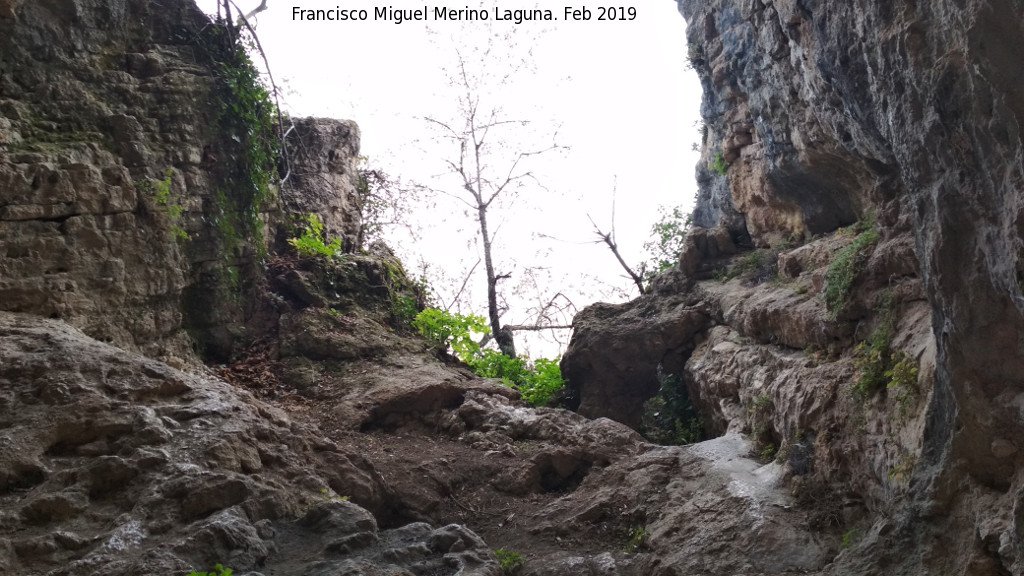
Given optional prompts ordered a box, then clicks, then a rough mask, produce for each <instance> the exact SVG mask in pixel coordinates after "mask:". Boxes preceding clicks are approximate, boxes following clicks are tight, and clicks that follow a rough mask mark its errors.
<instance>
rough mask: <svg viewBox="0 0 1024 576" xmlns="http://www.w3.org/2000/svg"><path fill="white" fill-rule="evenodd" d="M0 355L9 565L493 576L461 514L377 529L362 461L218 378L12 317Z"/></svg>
mask: <svg viewBox="0 0 1024 576" xmlns="http://www.w3.org/2000/svg"><path fill="white" fill-rule="evenodd" d="M0 360H2V363H0V389H2V390H3V393H2V394H0V438H2V439H3V442H2V444H0V445H2V449H0V518H2V519H3V522H2V523H0V526H2V528H0V570H2V571H3V572H4V573H6V574H42V573H47V574H66V575H69V576H71V575H78V574H82V575H84V574H96V573H104V574H111V575H118V574H138V573H161V574H185V573H188V572H190V571H191V570H200V571H204V570H206V569H208V568H211V567H212V566H213V565H214V564H218V563H219V564H223V565H225V566H230V567H232V568H233V569H234V570H235V572H236V573H238V574H245V573H253V574H255V573H256V572H255V571H256V570H263V569H267V570H270V571H272V573H282V574H320V573H327V571H329V570H334V572H331V573H337V572H336V571H337V570H342V569H344V570H350V571H356V572H358V573H363V574H377V573H380V574H385V573H395V572H396V571H407V572H403V573H413V574H434V573H437V572H436V571H437V570H441V569H443V570H448V571H450V572H446V573H455V572H456V571H459V570H462V571H461V572H459V573H461V574H467V575H468V574H474V575H478V576H497V574H498V573H499V571H498V568H497V563H496V562H495V560H494V557H493V555H492V554H491V553H490V551H489V549H488V548H487V546H486V545H485V544H484V543H483V541H481V540H480V538H479V537H478V536H476V535H474V534H473V533H472V532H471V531H469V530H467V529H466V528H464V527H462V526H457V525H452V526H446V527H443V528H435V527H431V526H428V525H425V524H410V525H407V526H404V527H400V528H399V527H396V526H386V527H384V528H381V527H380V526H379V524H378V521H377V518H376V517H375V516H374V514H372V513H371V511H376V512H377V514H378V515H381V518H386V516H385V515H384V514H385V513H384V512H383V511H385V510H387V509H389V506H390V504H389V499H390V498H392V497H393V496H392V493H391V492H390V489H389V487H388V486H387V484H386V482H385V481H384V480H383V479H382V478H381V476H380V475H379V473H378V472H377V471H376V469H375V468H374V466H373V465H372V464H371V463H370V462H368V461H367V460H366V458H365V457H363V456H361V455H360V454H359V453H358V452H352V451H348V450H345V449H343V448H342V447H340V446H339V445H338V444H336V443H335V442H333V441H331V440H329V439H327V438H325V437H324V436H323V435H322V433H321V432H320V431H319V430H317V429H316V428H315V427H313V426H310V425H308V424H304V423H303V422H301V421H297V420H294V419H292V418H291V417H290V416H289V415H288V414H286V413H285V412H284V411H282V410H280V409H278V408H275V407H273V406H270V405H268V404H265V403H262V402H259V401H257V400H255V399H254V398H253V397H252V395H251V394H249V393H247V392H244V391H240V390H238V389H236V388H234V387H232V386H230V385H227V384H225V383H224V382H222V381H219V380H217V379H214V378H210V377H204V376H196V375H191V374H186V373H184V372H180V371H178V370H176V369H174V368H171V367H169V366H167V365H165V364H162V363H160V362H156V361H153V360H150V359H147V358H144V357H142V356H138V355H135V354H132V353H128V352H124V351H122V350H119V349H117V348H114V347H112V346H109V345H107V344H103V343H100V342H98V341H96V340H93V339H91V338H89V337H87V336H85V335H84V334H82V333H81V332H79V331H77V330H75V329H73V328H71V327H69V326H67V325H66V324H64V323H63V322H61V321H56V320H44V319H40V318H38V317H32V316H25V315H15V314H9V313H0ZM264 567H265V568H264Z"/></svg>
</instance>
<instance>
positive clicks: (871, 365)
mask: <svg viewBox="0 0 1024 576" xmlns="http://www.w3.org/2000/svg"><path fill="white" fill-rule="evenodd" d="M894 332H895V326H894V324H893V319H892V313H891V311H889V310H886V311H885V312H883V314H882V318H881V320H880V321H879V323H878V326H876V327H875V329H874V330H872V332H871V335H870V336H868V339H867V340H865V341H863V342H861V343H860V344H858V345H857V348H855V349H854V361H853V364H854V366H855V367H856V368H857V379H856V380H855V381H854V389H855V390H856V392H857V395H858V396H860V397H861V398H868V397H870V396H871V395H872V394H874V393H875V392H877V391H878V390H881V389H883V388H885V386H886V383H887V382H888V379H887V378H886V376H885V373H886V371H887V370H889V369H890V368H891V366H892V360H891V356H892V337H893V334H894Z"/></svg>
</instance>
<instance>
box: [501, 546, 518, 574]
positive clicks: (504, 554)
mask: <svg viewBox="0 0 1024 576" xmlns="http://www.w3.org/2000/svg"><path fill="white" fill-rule="evenodd" d="M494 555H495V556H496V557H497V558H498V565H499V566H501V572H502V574H505V575H506V576H512V575H514V574H518V573H519V570H520V569H521V568H522V567H523V555H522V554H517V553H515V552H512V551H511V550H506V549H504V548H499V549H497V550H495V551H494Z"/></svg>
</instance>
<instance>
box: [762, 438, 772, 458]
mask: <svg viewBox="0 0 1024 576" xmlns="http://www.w3.org/2000/svg"><path fill="white" fill-rule="evenodd" d="M774 459H775V444H774V443H772V442H769V443H767V444H765V445H764V446H763V447H762V448H761V461H762V462H771V461H772V460H774Z"/></svg>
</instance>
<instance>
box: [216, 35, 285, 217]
mask: <svg viewBox="0 0 1024 576" xmlns="http://www.w3.org/2000/svg"><path fill="white" fill-rule="evenodd" d="M253 47H254V43H253V40H252V39H251V38H248V37H247V36H245V35H242V36H239V38H238V40H236V42H235V45H234V47H233V50H231V51H230V52H229V53H228V54H227V57H226V58H224V59H223V60H222V61H221V62H219V68H220V78H221V79H222V81H223V90H222V92H221V94H220V98H219V99H218V103H219V105H220V125H221V129H222V130H223V131H224V132H225V133H226V134H227V135H228V136H230V137H231V139H232V141H233V142H235V143H236V144H237V146H236V150H233V151H232V152H234V154H233V155H232V158H233V160H234V162H233V163H232V164H233V166H232V167H231V168H230V173H229V174H228V179H229V181H230V183H232V184H234V186H233V187H232V188H233V189H240V190H241V191H242V192H243V194H242V196H241V198H240V199H241V200H242V202H241V203H240V204H239V205H237V206H236V208H238V209H239V213H240V214H241V215H242V221H243V222H245V223H246V226H247V228H248V229H249V231H250V232H252V233H253V234H255V235H258V234H259V230H260V225H259V210H260V207H261V205H262V203H263V201H264V200H265V199H266V198H267V197H268V196H269V194H270V188H271V183H272V182H273V180H274V172H275V171H276V169H277V157H278V152H279V148H280V141H279V139H278V135H277V134H276V131H275V125H276V123H277V117H278V114H277V107H276V106H275V105H274V103H273V102H272V101H271V94H270V90H269V89H268V88H267V86H266V85H265V84H264V82H263V79H262V78H261V77H260V73H259V70H257V69H256V66H255V65H254V64H253V62H252V59H251V58H250V57H249V50H251V49H252V48H253Z"/></svg>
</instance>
